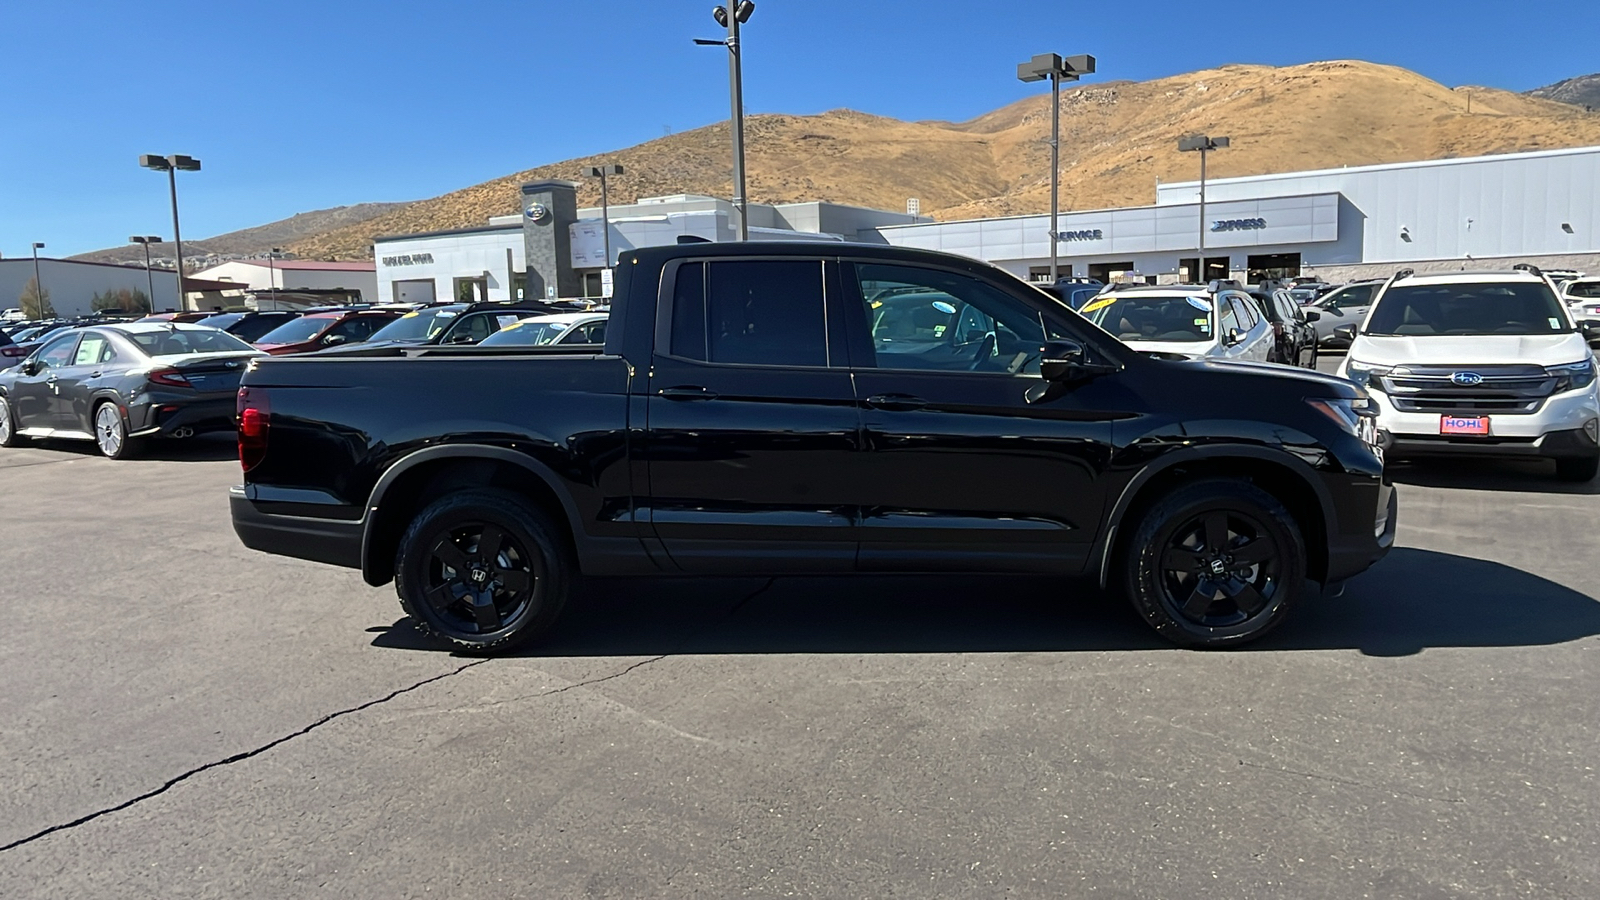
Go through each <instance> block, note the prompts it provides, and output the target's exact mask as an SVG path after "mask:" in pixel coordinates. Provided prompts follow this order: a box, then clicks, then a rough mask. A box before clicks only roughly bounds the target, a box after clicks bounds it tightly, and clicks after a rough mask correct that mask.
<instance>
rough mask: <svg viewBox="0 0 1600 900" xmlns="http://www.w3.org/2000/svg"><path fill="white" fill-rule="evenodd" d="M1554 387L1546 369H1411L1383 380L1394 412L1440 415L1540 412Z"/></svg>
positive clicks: (1508, 367) (1387, 376) (1495, 367)
mask: <svg viewBox="0 0 1600 900" xmlns="http://www.w3.org/2000/svg"><path fill="white" fill-rule="evenodd" d="M1474 379H1476V383H1473V382H1474ZM1464 382H1465V383H1464ZM1555 386H1556V378H1555V376H1553V375H1551V374H1550V373H1549V372H1546V371H1545V370H1544V368H1543V367H1542V366H1448V367H1446V366H1407V367H1406V368H1405V371H1404V373H1393V374H1389V375H1386V376H1384V377H1383V379H1382V388H1383V392H1384V393H1385V394H1387V395H1388V397H1389V402H1390V403H1392V404H1393V405H1394V408H1395V409H1397V410H1399V411H1401V412H1421V413H1441V414H1449V413H1474V412H1476V413H1498V414H1501V415H1526V414H1528V413H1535V412H1538V411H1539V407H1540V406H1542V405H1543V404H1544V401H1545V399H1546V398H1548V397H1549V396H1550V394H1551V393H1552V392H1553V391H1554V390H1555Z"/></svg>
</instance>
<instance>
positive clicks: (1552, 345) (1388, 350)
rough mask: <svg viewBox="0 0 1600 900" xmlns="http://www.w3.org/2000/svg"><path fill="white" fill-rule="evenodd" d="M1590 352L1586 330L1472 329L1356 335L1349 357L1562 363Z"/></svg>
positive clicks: (1400, 362)
mask: <svg viewBox="0 0 1600 900" xmlns="http://www.w3.org/2000/svg"><path fill="white" fill-rule="evenodd" d="M1588 356H1589V345H1588V344H1587V343H1586V342H1585V341H1584V339H1583V335H1581V334H1576V333H1568V334H1470V335H1426V336H1422V335H1419V336H1415V337H1412V336H1405V335H1392V336H1391V335H1383V336H1380V335H1371V334H1363V335H1358V336H1357V337H1356V342H1355V345H1354V346H1352V347H1351V348H1350V358H1351V359H1357V360H1360V361H1362V362H1365V363H1372V364H1374V365H1380V366H1404V365H1420V366H1457V365H1461V366H1487V365H1496V364H1500V365H1515V364H1519V363H1520V364H1523V365H1528V364H1532V365H1541V366H1559V365H1561V364H1563V363H1571V362H1579V361H1581V360H1583V359H1585V358H1587V357H1588Z"/></svg>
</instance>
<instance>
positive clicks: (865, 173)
mask: <svg viewBox="0 0 1600 900" xmlns="http://www.w3.org/2000/svg"><path fill="white" fill-rule="evenodd" d="M1469 103H1470V113H1469V110H1468V107H1469ZM1049 113H1050V107H1049V93H1048V91H1041V92H1040V93H1039V94H1038V95H1037V96H1034V97H1030V98H1028V99H1026V100H1022V101H1020V102H1017V103H1013V104H1011V105H1010V106H1006V107H1003V108H1001V109H998V110H995V111H994V112H991V113H989V114H987V115H984V116H980V117H978V118H976V119H973V120H971V121H967V122H960V123H951V122H902V121H899V120H896V119H889V118H884V117H881V116H872V115H868V114H866V113H859V112H854V111H851V110H835V111H833V112H828V113H823V114H821V115H816V116H790V115H760V116H752V117H750V118H749V119H748V120H747V122H746V129H747V140H746V144H747V159H748V163H747V167H748V172H749V176H748V177H749V183H750V197H751V199H752V200H754V201H761V202H792V201H801V200H832V201H836V202H840V203H852V204H860V205H864V206H873V207H881V208H884V209H903V208H904V204H905V200H906V198H907V197H918V198H921V201H922V210H923V212H924V213H925V214H929V215H933V216H935V217H936V218H939V219H943V220H950V219H962V218H974V217H980V216H993V215H1010V214H1019V213H1032V212H1043V211H1044V210H1045V209H1046V208H1047V206H1048V203H1049V159H1050V155H1049V149H1048V147H1047V146H1046V145H1045V144H1044V143H1043V141H1044V140H1045V139H1046V138H1047V137H1048V135H1049V131H1050V114H1049ZM1194 132H1207V133H1210V134H1213V135H1221V134H1225V135H1228V136H1230V137H1231V138H1232V139H1233V146H1232V148H1231V149H1229V150H1227V151H1225V152H1222V153H1217V154H1215V155H1214V156H1213V157H1212V161H1213V165H1212V170H1211V172H1212V175H1213V176H1214V177H1228V176H1237V175H1252V174H1262V173H1270V172H1290V171H1298V170H1304V169H1318V168H1331V167H1338V166H1346V165H1349V166H1354V165H1368V164H1374V163H1388V162H1404V161H1409V160H1421V159H1437V158H1446V157H1453V156H1476V155H1481V154H1491V153H1511V152H1517V151H1524V150H1539V149H1550V148H1559V147H1577V146H1588V145H1597V144H1600V116H1594V115H1588V114H1585V113H1584V111H1583V110H1582V109H1581V108H1578V107H1573V106H1571V105H1568V104H1564V103H1557V102H1553V101H1549V100H1542V99H1539V98H1535V97H1529V96H1524V95H1519V94H1515V93H1511V92H1507V91H1501V90H1496V89H1492V88H1482V87H1462V88H1454V89H1451V88H1447V87H1445V86H1443V85H1441V84H1438V83H1437V82H1434V81H1430V80H1428V79H1427V78H1424V77H1422V76H1421V75H1418V74H1416V73H1414V72H1410V71H1407V70H1405V69H1400V68H1395V67H1392V66H1380V65H1374V64H1371V63H1365V62H1324V63H1311V64H1308V65H1301V66H1291V67H1287V68H1273V67H1269V66H1245V65H1238V66H1224V67H1222V68H1220V69H1211V70H1207V71H1203V72H1194V73H1191V74H1187V75H1178V76H1174V77H1171V78H1162V79H1158V80H1155V81H1147V82H1111V83H1103V84H1098V85H1085V86H1080V87H1079V88H1077V89H1075V90H1071V91H1067V92H1065V93H1064V94H1063V96H1062V174H1061V198H1062V207H1063V209H1095V208H1103V207H1110V206H1125V205H1135V204H1147V203H1151V202H1153V200H1154V196H1155V185H1156V183H1157V181H1158V180H1160V181H1182V180H1191V179H1194V178H1195V177H1197V174H1198V173H1197V171H1196V166H1197V161H1196V160H1195V158H1194V156H1193V155H1192V154H1180V153H1178V151H1177V149H1176V147H1177V141H1178V138H1179V137H1180V136H1182V135H1185V134H1189V133H1194ZM728 157H729V152H728V127H727V124H726V123H723V124H719V125H712V126H709V127H706V128H701V129H697V130H694V131H687V132H682V133H680V134H674V135H670V136H667V137H663V138H659V139H657V140H653V141H649V142H647V143H644V144H640V145H638V146H635V147H629V148H626V149H622V150H617V151H615V152H612V153H606V154H602V155H599V156H594V157H585V158H582V159H571V160H566V161H564V162H559V163H553V164H550V165H546V166H540V167H538V168H534V169H528V170H526V171H523V172H518V173H516V174H514V175H509V176H506V177H505V178H499V179H496V180H494V181H489V182H485V183H483V184H479V185H475V186H473V187H469V188H465V189H463V190H460V191H456V192H454V193H450V194H445V195H444V196H442V197H435V198H433V199H431V200H422V201H418V202H416V203H411V204H406V205H404V206H401V207H398V208H396V209H393V210H391V211H388V212H385V213H383V214H381V215H378V216H376V217H374V218H372V219H368V220H365V221H362V222H360V223H357V224H353V225H347V226H344V227H340V228H335V229H333V230H330V231H328V232H326V233H323V234H318V235H315V236H312V237H308V238H306V239H305V240H302V241H297V242H293V243H291V244H290V248H291V249H292V250H293V251H294V252H296V253H298V254H299V255H301V256H302V257H331V258H339V259H365V258H370V257H371V254H372V245H371V240H372V238H373V236H375V235H384V234H404V233H409V232H416V231H429V230H434V229H442V228H458V227H463V226H470V225H478V224H481V223H483V222H484V221H485V220H487V219H488V217H489V216H492V215H504V214H512V213H515V212H516V211H517V203H518V193H517V186H518V185H519V184H521V183H522V182H525V181H528V180H531V179H538V178H551V177H555V178H570V179H572V180H575V181H578V182H580V183H581V184H582V188H581V189H580V193H579V202H580V203H581V204H584V205H598V204H599V200H600V198H599V186H598V184H596V183H594V182H592V180H589V179H584V178H581V177H580V172H581V167H583V166H586V165H592V164H594V163H597V162H602V161H605V162H617V163H621V164H623V165H624V166H626V167H627V171H628V174H627V175H626V176H623V177H620V178H616V179H614V180H613V181H612V198H613V199H614V201H616V202H628V201H631V200H633V199H635V198H637V197H647V196H655V195H662V194H677V193H697V194H711V195H716V196H724V197H725V196H728V195H729V194H730V193H731V190H730V174H729V173H730V169H731V166H730V163H729V159H728Z"/></svg>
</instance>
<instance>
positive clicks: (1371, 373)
mask: <svg viewBox="0 0 1600 900" xmlns="http://www.w3.org/2000/svg"><path fill="white" fill-rule="evenodd" d="M1345 371H1346V373H1347V374H1348V377H1349V379H1350V380H1351V381H1353V382H1355V383H1356V384H1358V385H1360V386H1362V387H1369V386H1371V384H1372V380H1373V379H1374V378H1379V377H1382V376H1384V375H1388V374H1389V373H1391V372H1393V371H1394V366H1380V365H1378V364H1377V363H1368V362H1362V361H1361V360H1359V359H1352V360H1350V361H1349V362H1347V363H1345Z"/></svg>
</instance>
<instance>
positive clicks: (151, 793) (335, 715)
mask: <svg viewBox="0 0 1600 900" xmlns="http://www.w3.org/2000/svg"><path fill="white" fill-rule="evenodd" d="M776 583H777V579H776V578H768V579H767V582H766V584H763V585H762V586H761V587H759V588H756V589H755V590H754V591H752V592H751V593H750V594H748V595H746V596H745V597H743V598H741V599H740V600H739V602H738V603H735V604H734V605H733V606H732V607H731V608H730V609H729V610H728V612H727V613H726V614H725V615H724V616H723V617H722V619H723V621H726V620H727V619H730V618H732V617H733V616H734V615H735V614H736V613H738V612H739V610H741V609H743V608H744V607H745V605H746V604H748V603H749V602H750V601H751V600H754V599H755V598H757V597H759V596H761V595H762V594H764V593H766V592H767V591H768V590H769V589H770V588H771V587H772V586H773V585H774V584H776ZM679 646H680V647H681V646H682V645H681V644H680V645H679ZM673 652H675V651H673ZM673 652H667V653H662V654H660V655H658V656H652V657H650V658H648V659H642V660H640V661H638V662H636V663H632V664H630V665H628V666H626V667H625V668H623V669H621V670H620V671H617V672H612V673H611V674H609V675H602V676H600V677H598V678H589V679H586V680H584V681H578V682H574V683H572V684H569V685H565V686H563V687H559V688H555V689H554V690H549V691H545V692H543V693H541V694H535V695H533V696H531V697H526V698H518V699H519V700H536V699H538V698H540V697H550V696H554V695H556V694H564V693H566V692H567V691H572V690H576V689H578V688H581V687H588V686H590V685H594V684H599V683H601V682H603V681H611V680H613V679H616V678H621V677H622V676H624V675H627V674H628V673H630V672H633V671H635V670H637V669H640V668H643V667H645V666H648V665H650V664H652V663H658V662H660V661H661V660H663V659H666V658H667V657H669V656H671V655H673ZM489 662H494V659H492V658H490V659H479V660H474V661H472V662H469V663H466V664H465V665H461V666H457V667H456V668H454V669H452V670H450V671H449V672H443V673H440V674H438V675H435V676H433V677H431V678H424V679H422V680H421V681H418V682H416V683H414V684H409V685H406V686H405V687H403V688H397V689H395V690H393V691H390V692H389V693H387V694H385V695H384V696H382V697H379V698H378V699H376V700H368V701H367V702H365V703H362V704H358V705H356V706H350V707H346V708H344V709H341V710H336V711H334V712H331V713H328V714H327V715H325V716H323V717H322V718H320V719H317V720H316V721H315V722H312V723H311V724H310V725H307V726H305V727H304V728H300V729H298V730H295V731H292V732H290V733H288V734H286V735H283V736H282V737H279V738H275V739H273V740H271V741H268V742H267V743H265V744H262V745H261V746H259V747H256V748H254V749H251V750H244V751H241V752H239V753H235V754H233V755H232V756H229V757H226V758H223V759H219V760H215V761H213V762H208V763H206V764H205V765H202V766H196V767H194V768H193V769H189V770H188V771H186V772H184V773H182V774H181V775H178V776H176V777H174V778H171V779H168V780H167V781H166V782H165V783H163V784H162V785H161V786H160V787H156V788H153V789H151V790H148V791H145V792H144V793H142V794H139V795H137V796H135V797H130V798H129V799H127V800H124V801H122V802H121V803H118V804H116V805H115V806H107V807H104V808H102V809H98V810H95V811H94V812H92V813H88V814H86V815H82V816H79V817H78V818H76V819H73V820H72V821H70V822H62V823H61V824H59V825H51V826H50V827H49V828H45V829H43V830H40V831H37V832H34V833H33V834H30V835H28V836H27V837H23V838H18V839H17V840H14V841H12V842H11V843H9V844H3V845H0V853H5V852H6V851H8V850H15V849H16V848H18V847H21V846H24V845H26V844H31V843H33V842H34V841H37V840H40V839H41V838H45V837H49V836H50V835H52V834H55V833H57V832H60V831H67V830H69V829H73V828H77V827H78V826H80V825H87V824H88V823H90V822H93V821H94V820H95V819H99V818H101V817H103V816H109V815H111V814H112V813H116V812H121V811H123V810H125V809H128V808H130V807H132V806H135V805H137V804H139V803H143V802H144V801H146V800H149V799H151V798H153V797H159V796H161V795H162V794H165V793H166V792H167V791H170V790H172V789H173V788H175V787H177V786H178V785H180V784H182V783H184V782H185V781H188V780H189V779H191V778H193V777H195V776H196V775H199V774H201V773H202V772H208V771H210V770H212V769H218V768H221V767H223V766H231V765H233V764H234V763H239V762H244V761H245V760H247V759H253V758H254V757H257V756H260V755H261V754H263V753H266V752H267V751H268V750H271V749H273V748H274V747H278V746H281V745H283V744H286V743H288V742H289V741H292V740H294V739H295V738H298V737H302V736H304V735H307V734H310V733H311V732H313V731H315V730H317V729H318V728H321V727H322V726H324V725H326V724H328V723H329V722H332V721H333V720H335V719H339V718H343V717H344V716H348V715H353V714H355V713H358V712H362V711H364V710H368V709H371V708H373V707H374V706H381V705H382V704H385V703H388V702H389V701H390V700H393V699H395V698H396V697H399V696H401V695H402V694H409V693H411V692H412V691H415V690H417V689H419V688H423V687H426V686H428V685H430V684H433V683H434V682H437V681H443V680H445V679H446V678H452V677H454V676H456V675H460V674H461V673H462V672H465V671H466V670H468V669H472V668H476V667H477V666H481V665H483V664H485V663H489ZM506 702H515V701H506ZM496 705H499V704H496Z"/></svg>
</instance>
